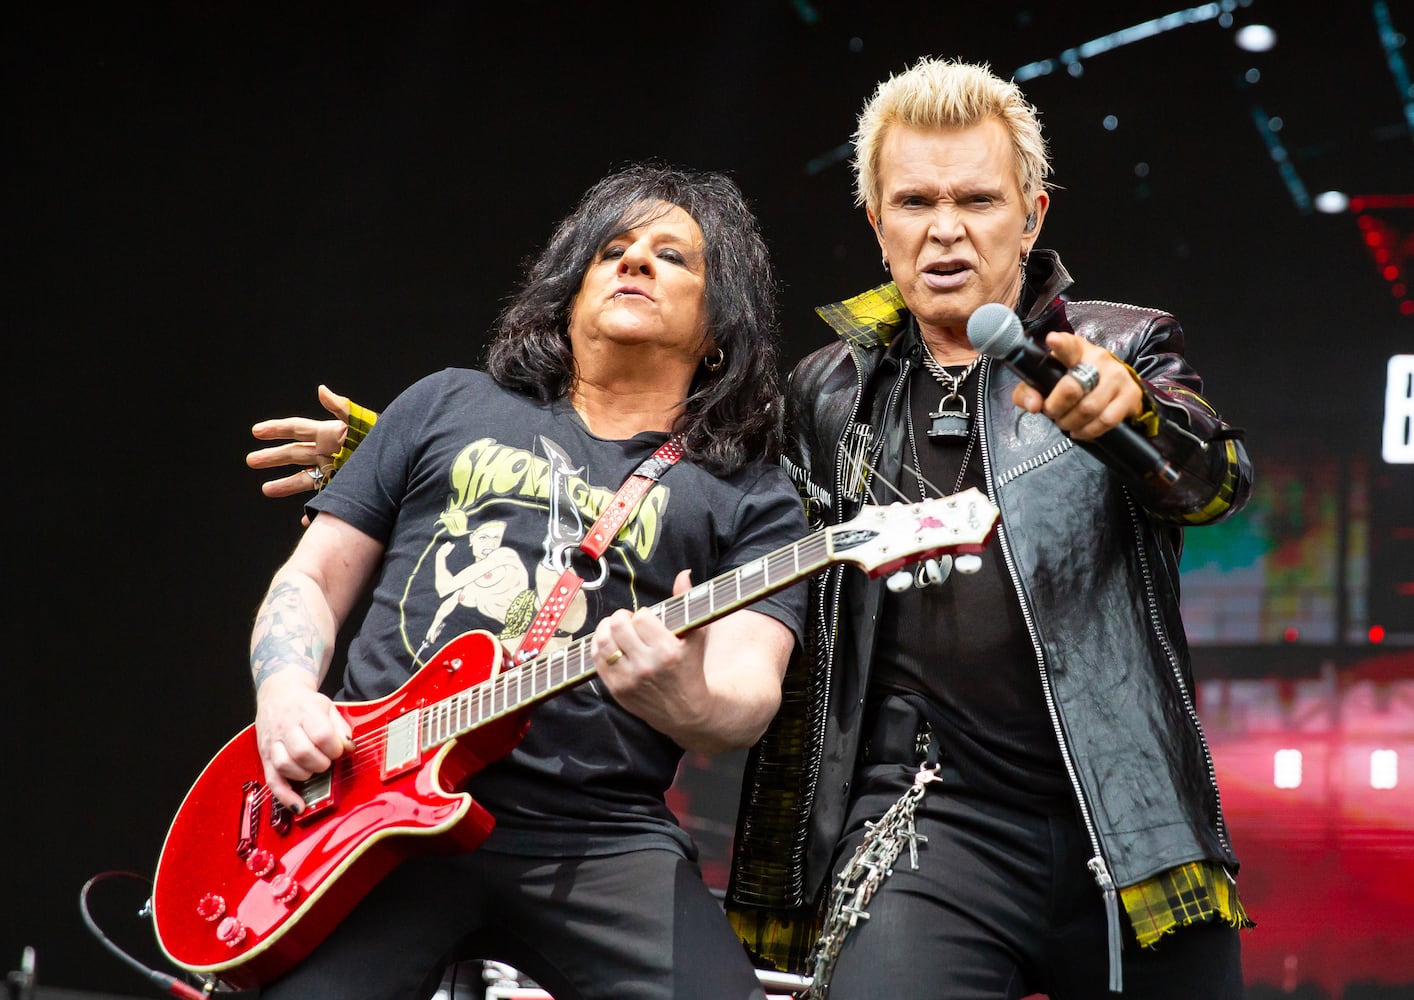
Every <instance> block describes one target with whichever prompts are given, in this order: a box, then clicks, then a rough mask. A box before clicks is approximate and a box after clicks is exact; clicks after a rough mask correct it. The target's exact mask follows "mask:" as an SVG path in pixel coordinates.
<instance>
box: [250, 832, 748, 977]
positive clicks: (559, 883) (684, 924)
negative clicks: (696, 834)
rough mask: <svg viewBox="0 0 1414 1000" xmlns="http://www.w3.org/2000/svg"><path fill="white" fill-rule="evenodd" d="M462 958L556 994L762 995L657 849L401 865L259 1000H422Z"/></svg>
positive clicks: (697, 892)
mask: <svg viewBox="0 0 1414 1000" xmlns="http://www.w3.org/2000/svg"><path fill="white" fill-rule="evenodd" d="M468 958H482V959H492V960H495V961H500V962H505V963H507V964H509V965H513V966H515V968H516V969H518V970H520V971H521V972H523V973H525V974H526V975H528V976H530V977H531V978H532V979H534V980H535V982H536V983H538V984H539V985H540V986H542V987H544V988H545V990H546V991H547V992H549V993H550V994H551V995H552V996H554V997H555V998H556V1000H610V998H613V1000H748V998H750V1000H764V993H763V992H762V990H761V987H760V985H759V984H758V982H757V979H756V974H755V971H754V970H753V969H752V967H751V963H750V962H749V961H748V960H747V957H746V952H745V951H744V950H743V948H742V946H741V943H740V942H739V941H738V940H737V938H736V935H735V934H733V933H732V930H731V927H730V926H729V925H728V923H727V920H726V916H725V915H724V914H723V912H722V905H721V903H720V902H718V901H717V899H716V898H715V897H714V896H713V895H712V893H711V891H710V890H708V888H707V886H706V884H705V883H704V882H703V881H702V876H701V873H700V872H699V871H698V868H697V866H696V865H695V864H693V863H692V862H690V861H687V860H685V859H684V858H682V857H680V856H679V855H677V854H675V853H673V852H671V851H667V850H643V851H633V852H629V853H626V854H618V855H612V856H609V857H592V858H576V859H572V860H565V861H560V860H552V859H545V858H525V857H518V856H511V855H506V854H497V853H494V852H491V851H484V850H482V851H473V852H472V853H470V854H466V855H460V856H457V857H449V858H443V857H419V858H413V859H411V860H408V861H405V862H403V864H401V865H400V866H398V867H397V868H395V869H394V870H393V872H392V873H391V874H390V875H388V876H387V877H386V878H385V879H384V880H383V881H382V882H380V883H379V884H378V886H377V887H375V888H374V890H373V891H372V892H371V893H370V894H369V895H368V896H367V897H366V898H365V899H364V900H363V902H362V903H360V904H359V905H358V907H357V908H355V909H354V911H353V912H352V913H350V914H349V916H348V917H347V918H346V919H345V920H344V921H343V922H341V923H340V924H339V925H338V927H336V928H335V929H334V931H333V933H332V934H330V935H329V937H327V938H326V939H325V940H324V941H323V943H322V944H320V946H319V947H318V948H317V949H315V950H314V951H313V952H312V953H311V954H310V955H309V957H308V958H306V959H305V960H304V961H303V962H302V963H301V964H300V965H298V966H297V967H296V968H295V969H294V970H293V971H292V972H290V973H289V974H288V975H286V976H285V977H283V978H282V979H280V980H279V981H278V982H276V983H273V984H271V985H269V986H267V987H266V988H265V989H264V990H263V991H262V992H261V997H262V1000H325V998H328V1000H351V998H357V1000H378V998H387V1000H394V998H397V1000H426V998H427V997H430V996H431V995H432V993H433V992H434V991H435V989H436V987H437V983H438V981H439V980H440V979H441V976H442V972H443V970H444V968H445V967H446V966H447V965H449V964H451V963H452V962H454V961H458V960H461V959H468Z"/></svg>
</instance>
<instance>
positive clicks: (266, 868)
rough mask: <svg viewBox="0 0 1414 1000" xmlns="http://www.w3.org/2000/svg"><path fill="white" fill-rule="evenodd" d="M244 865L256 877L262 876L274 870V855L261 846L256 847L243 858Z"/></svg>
mask: <svg viewBox="0 0 1414 1000" xmlns="http://www.w3.org/2000/svg"><path fill="white" fill-rule="evenodd" d="M245 866H246V870H247V871H249V872H250V873H251V874H252V875H254V876H255V877H256V878H264V877H265V876H266V875H269V874H270V873H271V872H272V871H274V870H275V855H274V854H273V853H272V852H271V851H267V850H266V849H265V848H263V847H257V848H256V849H255V850H253V851H251V852H250V855H249V857H247V858H246V859H245Z"/></svg>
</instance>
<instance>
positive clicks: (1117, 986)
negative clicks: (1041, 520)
mask: <svg viewBox="0 0 1414 1000" xmlns="http://www.w3.org/2000/svg"><path fill="white" fill-rule="evenodd" d="M990 361H991V359H990V358H986V359H983V362H982V370H981V372H980V373H979V377H978V379H977V414H978V420H980V421H982V430H981V433H979V434H978V435H977V438H978V441H979V442H980V444H981V448H980V449H979V450H980V452H981V455H982V475H983V477H984V478H985V480H986V485H987V497H988V498H989V499H990V500H991V501H992V503H994V504H996V505H997V509H998V510H1000V509H1001V504H1000V498H999V497H998V495H997V482H996V479H997V477H996V476H995V475H994V474H993V470H992V452H991V449H990V448H989V446H988V444H987V423H986V421H987V410H986V408H985V407H986V403H987V387H988V383H989V382H990V381H991V364H990ZM1063 450H1064V449H1061V450H1060V451H1055V454H1056V455H1059V454H1060V452H1061V451H1063ZM1047 455H1048V456H1050V457H1054V456H1053V455H1051V454H1050V452H1048V453H1047ZM1003 478H1005V479H1007V480H1010V479H1011V478H1013V475H1012V473H1011V472H1010V471H1009V472H1008V473H1007V474H1006V475H1005V476H1004V477H1003ZM997 544H998V545H1000V546H1001V550H1002V560H1003V561H1004V562H1005V563H1006V567H1007V575H1009V576H1010V577H1011V586H1012V590H1014V591H1015V593H1016V599H1017V603H1018V604H1019V605H1020V607H1021V617H1022V619H1023V620H1024V621H1025V622H1026V632H1027V634H1028V635H1029V637H1030V639H1031V648H1032V651H1033V652H1034V653H1035V654H1036V667H1037V670H1038V672H1039V673H1040V675H1041V694H1042V696H1043V697H1044V698H1045V699H1046V713H1047V714H1048V715H1049V716H1050V719H1051V730H1052V732H1054V733H1055V737H1056V744H1057V746H1058V747H1059V748H1060V752H1061V763H1062V764H1064V765H1065V773H1066V776H1067V777H1068V778H1069V779H1070V786H1071V789H1072V790H1073V791H1074V792H1075V799H1076V804H1077V805H1079V807H1080V819H1081V821H1082V822H1083V823H1084V824H1085V835H1086V836H1087V837H1089V838H1090V848H1091V850H1093V851H1094V852H1095V853H1094V856H1092V857H1091V858H1090V860H1089V861H1088V862H1086V867H1088V868H1089V869H1090V872H1091V874H1092V875H1094V877H1095V884H1096V885H1098V886H1099V887H1100V893H1101V895H1102V896H1103V898H1104V903H1105V924H1106V928H1107V932H1108V934H1107V936H1108V940H1109V965H1110V990H1111V991H1113V992H1115V993H1118V992H1120V991H1121V989H1122V987H1123V966H1122V963H1121V959H1120V954H1121V950H1122V947H1123V945H1122V942H1121V940H1120V921H1119V892H1118V890H1117V889H1116V888H1115V882H1114V876H1113V875H1111V874H1110V868H1109V863H1108V862H1107V861H1106V860H1105V855H1104V851H1103V850H1102V849H1101V848H1100V836H1099V834H1098V833H1097V832H1096V830H1095V821H1094V818H1093V817H1092V816H1091V814H1090V804H1089V802H1088V801H1086V799H1085V791H1084V789H1083V788H1081V786H1080V777H1079V775H1078V774H1077V773H1076V770H1075V759H1074V757H1073V756H1072V754H1071V751H1070V745H1069V744H1068V743H1067V742H1066V739H1065V730H1064V729H1063V727H1062V726H1061V723H1060V713H1059V712H1058V711H1057V709H1056V699H1055V692H1054V691H1053V690H1052V689H1051V677H1050V674H1049V673H1047V671H1046V655H1045V652H1044V651H1043V650H1042V649H1041V637H1040V636H1039V635H1038V634H1037V632H1036V620H1035V615H1034V614H1033V613H1032V610H1031V606H1030V604H1028V603H1027V600H1026V593H1025V591H1024V590H1023V589H1022V587H1021V584H1020V582H1019V581H1018V574H1017V571H1016V560H1015V557H1014V556H1013V555H1012V551H1011V545H1010V543H1009V542H1008V541H1007V533H1006V525H1005V524H1004V523H1001V524H998V525H997Z"/></svg>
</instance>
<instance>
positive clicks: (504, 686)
mask: <svg viewBox="0 0 1414 1000" xmlns="http://www.w3.org/2000/svg"><path fill="white" fill-rule="evenodd" d="M832 537H833V536H832V534H831V532H829V531H819V532H815V533H812V534H811V535H810V536H809V537H807V538H803V539H801V540H800V541H798V542H794V543H792V544H790V545H787V546H785V547H783V548H780V549H777V550H776V551H775V552H772V553H770V554H768V555H765V556H762V557H761V558H759V559H753V560H752V561H751V562H749V563H747V564H745V565H744V566H740V567H738V568H737V569H735V570H732V571H731V572H729V573H724V574H722V575H721V576H718V577H715V578H713V579H712V580H709V581H707V582H706V583H702V584H699V585H697V586H695V587H693V588H692V589H691V590H689V591H687V592H686V593H684V594H678V595H676V596H674V597H670V598H669V599H668V600H666V601H663V602H662V603H661V604H656V605H654V606H653V607H652V608H650V609H649V611H650V612H651V613H652V614H654V615H656V616H657V617H658V619H659V621H661V622H662V623H663V624H664V625H665V626H667V628H668V629H670V630H671V631H672V633H673V634H674V635H683V634H684V633H686V632H690V631H692V630H693V629H696V628H701V627H702V626H703V625H707V624H710V623H711V622H713V621H716V620H717V619H718V618H722V617H724V616H726V615H728V614H730V613H731V612H733V611H736V610H737V609H739V608H744V607H746V606H747V605H749V604H752V603H754V602H756V601H759V600H760V599H761V598H763V597H766V596H767V595H769V594H773V593H775V592H776V591H778V590H782V589H784V588H785V587H789V586H790V585H791V584H793V583H797V582H799V581H800V580H804V579H806V578H807V577H810V576H814V575H815V574H816V573H818V572H819V571H820V570H822V569H824V568H825V567H826V566H828V565H829V564H830V563H831V562H833V561H834V554H833V547H832V544H831V540H832ZM595 671H596V668H595V666H594V660H593V657H592V656H591V655H590V640H589V637H587V636H586V637H585V638H582V639H577V640H575V641H574V642H572V643H570V644H569V645H568V646H566V647H564V648H563V649H557V650H554V651H553V652H550V653H543V654H541V655H540V656H537V657H536V658H535V659H533V660H529V661H527V662H525V663H522V664H520V665H519V666H514V665H512V666H509V667H506V668H504V669H502V670H501V672H500V673H498V674H497V675H496V676H494V677H491V678H489V679H487V680H486V681H483V682H482V683H480V684H477V685H475V686H473V687H471V688H468V689H467V690H465V691H460V692H458V693H457V694H454V695H452V696H451V697H449V698H445V699H443V700H442V701H440V702H436V703H434V704H432V705H428V706H426V708H425V709H423V713H424V714H423V718H422V726H421V730H422V747H423V749H424V750H428V749H431V748H432V747H435V746H439V745H441V744H442V743H445V742H447V741H448V740H451V739H454V738H456V737H457V736H461V735H464V734H466V733H469V732H471V731H472V730H474V729H476V728H477V727H479V726H481V725H484V724H485V723H487V722H490V721H492V720H493V719H498V718H500V717H502V716H505V715H508V714H510V713H511V712H515V711H518V710H520V709H522V708H525V707H527V706H529V705H532V704H534V703H536V702H539V701H543V700H545V699H546V698H548V697H550V696H551V695H553V694H556V693H558V692H560V691H563V690H565V689H566V688H570V687H573V686H575V685H576V684H581V683H583V682H584V681H586V680H588V679H589V678H590V677H592V676H593V675H594V673H595Z"/></svg>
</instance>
